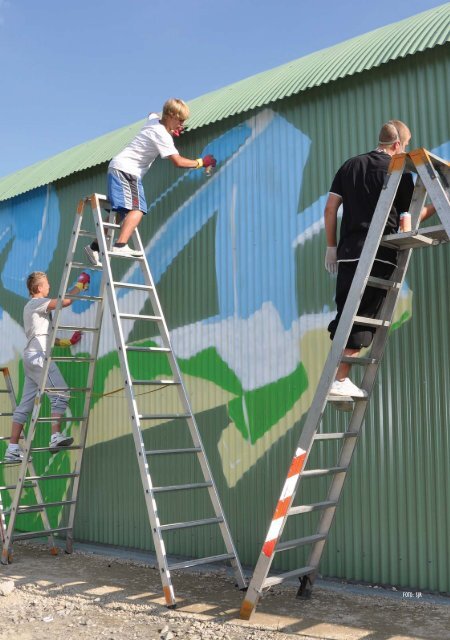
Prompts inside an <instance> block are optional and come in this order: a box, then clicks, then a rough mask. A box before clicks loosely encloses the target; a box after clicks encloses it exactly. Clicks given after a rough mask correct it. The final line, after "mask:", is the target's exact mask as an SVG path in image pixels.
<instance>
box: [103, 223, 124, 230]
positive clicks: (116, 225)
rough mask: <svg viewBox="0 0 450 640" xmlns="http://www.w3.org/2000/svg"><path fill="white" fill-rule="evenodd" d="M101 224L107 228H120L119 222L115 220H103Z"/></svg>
mask: <svg viewBox="0 0 450 640" xmlns="http://www.w3.org/2000/svg"><path fill="white" fill-rule="evenodd" d="M103 226H104V227H106V228H107V229H120V224H116V223H115V222H103Z"/></svg>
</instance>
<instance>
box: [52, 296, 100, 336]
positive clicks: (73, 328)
mask: <svg viewBox="0 0 450 640" xmlns="http://www.w3.org/2000/svg"><path fill="white" fill-rule="evenodd" d="M79 299H80V300H81V298H79ZM58 331H82V332H86V331H91V332H92V333H96V332H98V331H99V328H98V327H77V326H75V325H68V324H65V325H64V326H63V325H62V324H60V325H59V327H58Z"/></svg>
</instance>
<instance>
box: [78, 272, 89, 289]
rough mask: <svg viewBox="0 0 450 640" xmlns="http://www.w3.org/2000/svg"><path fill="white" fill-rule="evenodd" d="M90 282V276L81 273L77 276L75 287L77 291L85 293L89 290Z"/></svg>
mask: <svg viewBox="0 0 450 640" xmlns="http://www.w3.org/2000/svg"><path fill="white" fill-rule="evenodd" d="M90 281H91V276H90V275H89V274H88V273H86V272H85V271H83V272H82V273H80V275H79V276H78V280H77V282H76V284H75V286H76V288H77V289H78V290H79V291H87V289H89V283H90Z"/></svg>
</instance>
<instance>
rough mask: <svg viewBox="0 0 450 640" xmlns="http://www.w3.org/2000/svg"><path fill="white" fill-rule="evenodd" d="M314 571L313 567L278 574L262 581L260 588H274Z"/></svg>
mask: <svg viewBox="0 0 450 640" xmlns="http://www.w3.org/2000/svg"><path fill="white" fill-rule="evenodd" d="M314 571H315V569H314V567H302V568H301V569H294V570H293V571H286V572H285V573H280V574H278V575H277V576H270V577H269V578H266V579H265V580H264V582H263V585H262V588H263V589H268V588H269V587H274V586H275V585H277V584H281V583H282V582H286V580H290V579H291V578H301V577H302V576H307V575H309V574H310V573H313V572H314Z"/></svg>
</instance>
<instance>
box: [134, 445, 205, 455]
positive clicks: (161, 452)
mask: <svg viewBox="0 0 450 640" xmlns="http://www.w3.org/2000/svg"><path fill="white" fill-rule="evenodd" d="M201 450H202V449H201V447H191V448H190V449H154V450H153V451H146V452H145V455H146V456H161V455H167V456H169V455H173V454H177V453H200V452H201Z"/></svg>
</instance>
